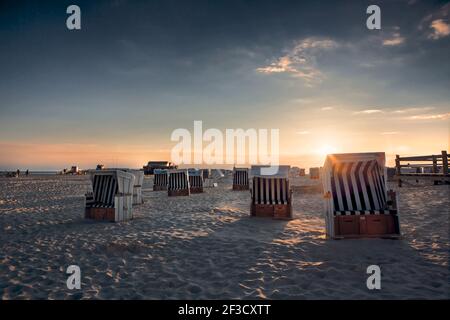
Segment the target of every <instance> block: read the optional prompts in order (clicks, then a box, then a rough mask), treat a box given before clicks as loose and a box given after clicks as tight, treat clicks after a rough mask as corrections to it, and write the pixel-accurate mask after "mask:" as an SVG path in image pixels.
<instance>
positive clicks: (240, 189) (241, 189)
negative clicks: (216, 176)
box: [233, 184, 250, 191]
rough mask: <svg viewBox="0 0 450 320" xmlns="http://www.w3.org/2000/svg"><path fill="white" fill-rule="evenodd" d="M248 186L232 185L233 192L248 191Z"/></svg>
mask: <svg viewBox="0 0 450 320" xmlns="http://www.w3.org/2000/svg"><path fill="white" fill-rule="evenodd" d="M249 189H250V185H248V184H247V185H239V184H233V190H235V191H243V190H249Z"/></svg>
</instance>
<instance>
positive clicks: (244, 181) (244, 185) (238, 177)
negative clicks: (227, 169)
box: [233, 168, 250, 190]
mask: <svg viewBox="0 0 450 320" xmlns="http://www.w3.org/2000/svg"><path fill="white" fill-rule="evenodd" d="M248 189H250V184H249V175H248V169H247V168H233V190H248Z"/></svg>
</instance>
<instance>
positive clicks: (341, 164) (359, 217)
mask: <svg viewBox="0 0 450 320" xmlns="http://www.w3.org/2000/svg"><path fill="white" fill-rule="evenodd" d="M322 183H323V189H324V199H325V222H326V233H327V236H328V237H329V238H334V239H340V238H355V237H356V238H358V237H390V238H398V237H399V236H400V224H399V218H398V210H397V199H396V194H395V192H394V191H392V190H390V191H387V170H386V167H385V154H384V152H378V153H348V154H331V155H328V156H327V158H326V160H325V165H324V167H323V172H322Z"/></svg>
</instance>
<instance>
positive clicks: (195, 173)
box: [188, 169, 203, 193]
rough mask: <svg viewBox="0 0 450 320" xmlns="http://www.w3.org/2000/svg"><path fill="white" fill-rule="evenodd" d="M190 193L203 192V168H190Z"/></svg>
mask: <svg viewBox="0 0 450 320" xmlns="http://www.w3.org/2000/svg"><path fill="white" fill-rule="evenodd" d="M188 174H189V191H190V193H203V170H198V169H189V170H188Z"/></svg>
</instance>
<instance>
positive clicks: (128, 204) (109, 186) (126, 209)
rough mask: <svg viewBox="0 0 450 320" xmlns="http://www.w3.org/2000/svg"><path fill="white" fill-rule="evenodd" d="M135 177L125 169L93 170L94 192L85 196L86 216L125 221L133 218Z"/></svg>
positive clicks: (88, 217)
mask: <svg viewBox="0 0 450 320" xmlns="http://www.w3.org/2000/svg"><path fill="white" fill-rule="evenodd" d="M134 180H135V177H134V175H133V174H132V173H129V172H125V171H123V170H96V171H92V172H91V182H92V193H87V194H86V197H85V218H87V219H94V220H107V221H116V222H117V221H125V220H129V219H132V218H133V211H132V209H133V208H132V206H133V187H134Z"/></svg>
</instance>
